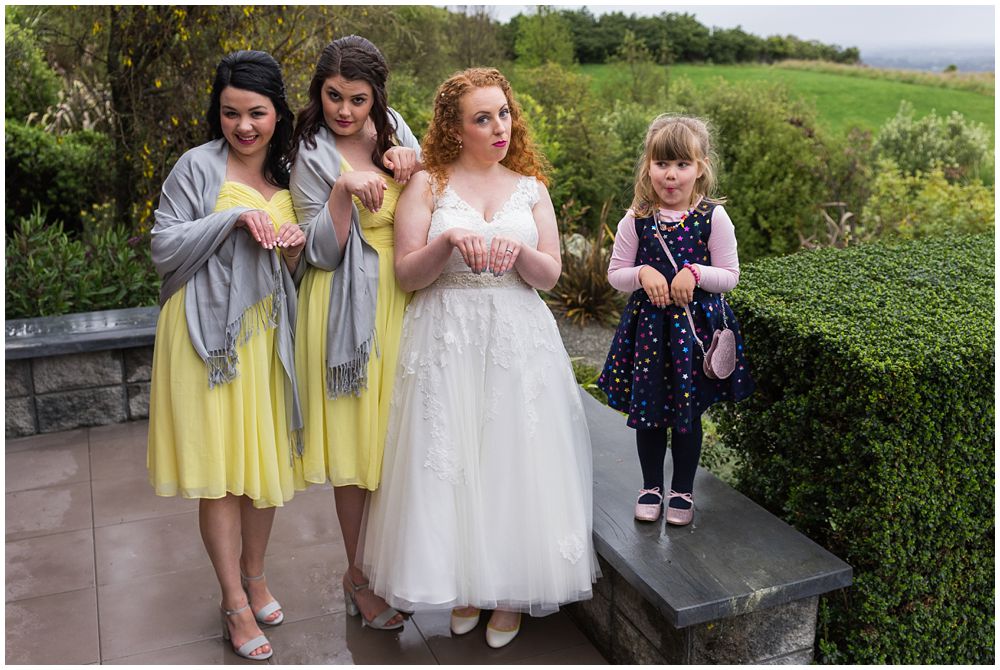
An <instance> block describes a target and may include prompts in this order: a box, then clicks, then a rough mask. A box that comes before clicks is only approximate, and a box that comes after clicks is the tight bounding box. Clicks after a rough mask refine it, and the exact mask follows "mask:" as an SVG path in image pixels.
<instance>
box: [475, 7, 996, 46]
mask: <svg viewBox="0 0 1000 670" xmlns="http://www.w3.org/2000/svg"><path fill="white" fill-rule="evenodd" d="M548 4H552V5H561V6H565V7H568V8H573V9H575V8H578V7H583V6H584V5H577V4H570V3H563V2H558V1H557V2H551V3H548ZM586 6H587V8H588V9H589V10H590V12H591V13H592V14H594V15H595V16H596V15H599V14H603V13H606V12H613V11H620V12H623V13H625V14H632V13H635V14H640V15H656V14H659V13H661V12H677V13H687V14H693V15H694V16H695V18H697V20H698V22H699V23H701V24H702V25H704V26H707V27H709V28H715V27H718V28H735V27H737V26H740V27H741V28H742V29H743V30H744V31H746V32H748V33H752V34H754V35H757V36H759V37H767V36H769V35H795V36H796V37H799V38H801V39H804V40H819V41H820V42H823V43H824V44H836V45H839V46H841V47H849V46H856V47H859V48H862V49H866V48H867V49H875V48H878V47H896V46H918V45H922V44H924V45H927V46H929V47H936V46H977V47H981V46H989V47H993V46H994V43H995V42H994V39H995V29H996V18H995V8H994V6H993V4H992V3H991V4H978V5H914V4H910V5H901V4H896V5H865V4H846V5H845V4H841V5H817V4H788V3H784V4H770V5H749V4H732V3H730V4H727V5H722V4H718V5H705V4H702V5H672V4H662V3H655V4H654V3H645V4H629V5H624V4H623V5H586ZM492 7H493V16H494V17H495V18H496V19H498V20H500V21H507V20H509V19H510V18H511V17H513V16H514V15H516V14H518V13H524V14H527V13H530V12H531V11H532V10H533V8H534V7H535V5H523V4H513V3H500V4H499V5H498V4H496V3H494V4H493V5H492Z"/></svg>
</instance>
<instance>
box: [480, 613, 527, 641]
mask: <svg viewBox="0 0 1000 670" xmlns="http://www.w3.org/2000/svg"><path fill="white" fill-rule="evenodd" d="M492 623H493V618H492V617H490V623H488V624H486V644H488V645H490V646H491V647H492V648H494V649H499V648H500V647H506V646H507V645H508V644H510V643H511V642H513V641H514V638H515V637H517V634H518V633H519V632H520V631H521V613H520V612H518V613H517V625H516V626H514V628H512V629H511V630H500V629H498V628H494V627H493V626H492V625H491V624H492Z"/></svg>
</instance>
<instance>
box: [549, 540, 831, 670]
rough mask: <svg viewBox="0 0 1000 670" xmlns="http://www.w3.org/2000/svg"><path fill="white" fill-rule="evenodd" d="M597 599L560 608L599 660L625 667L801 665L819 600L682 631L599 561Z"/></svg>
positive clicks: (809, 650) (808, 657)
mask: <svg viewBox="0 0 1000 670" xmlns="http://www.w3.org/2000/svg"><path fill="white" fill-rule="evenodd" d="M598 561H599V562H600V565H601V572H602V574H603V577H602V578H601V579H599V580H598V581H597V584H595V586H594V597H593V599H591V600H587V601H584V602H580V603H574V604H572V605H569V606H568V607H566V608H565V610H566V612H567V614H569V616H570V617H571V618H572V619H573V620H574V621H575V622H576V623H577V624H578V625H579V626H580V627H581V628H582V629H583V630H584V632H585V633H586V634H587V636H588V637H589V638H590V640H591V641H592V642H593V643H594V645H595V646H596V647H597V648H598V649H599V650H600V651H601V653H602V654H603V655H604V656H605V658H607V659H608V660H610V661H611V662H612V663H615V664H626V665H651V664H653V665H667V664H705V665H709V664H711V665H719V664H724V665H747V664H752V665H765V664H766V665H788V664H793V665H806V664H809V663H811V662H812V658H813V644H814V641H815V634H816V612H817V607H818V605H819V596H811V597H808V598H803V599H802V600H795V601H792V602H789V603H786V604H784V605H778V606H776V607H771V608H766V609H761V610H756V611H754V612H750V613H748V614H742V615H738V616H734V617H729V618H726V619H719V620H716V621H711V622H708V623H703V624H696V625H693V626H688V627H686V628H675V627H674V626H673V625H672V624H671V623H670V621H668V620H667V618H666V617H665V616H663V614H662V613H661V612H660V611H659V610H658V609H657V608H656V607H655V606H654V605H653V604H652V603H650V602H649V601H648V600H647V599H645V598H644V597H643V596H642V595H641V594H640V593H639V592H638V591H637V590H636V589H635V588H633V587H632V585H631V584H629V583H628V582H627V581H625V579H624V578H623V577H622V576H621V575H620V574H619V573H618V572H617V571H616V570H615V569H614V568H613V567H612V566H611V565H610V564H609V563H608V562H607V561H605V560H604V559H603V558H601V557H598Z"/></svg>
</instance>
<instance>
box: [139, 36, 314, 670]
mask: <svg viewBox="0 0 1000 670" xmlns="http://www.w3.org/2000/svg"><path fill="white" fill-rule="evenodd" d="M207 117H208V118H207V120H208V126H209V129H210V132H211V137H212V138H213V139H212V141H210V142H208V143H207V144H203V145H201V146H199V147H196V148H194V149H191V150H190V151H188V152H186V153H185V154H184V155H183V156H182V157H181V158H180V160H178V162H177V164H176V165H175V166H174V168H173V169H172V170H171V172H170V175H169V176H168V177H167V180H166V182H164V184H163V189H162V193H161V197H160V203H159V208H158V209H157V211H156V225H155V226H154V228H153V232H152V238H153V262H154V264H155V265H156V269H157V272H158V273H159V274H160V276H161V277H162V279H163V287H162V289H161V292H160V304H161V308H162V309H161V311H160V318H159V320H158V322H157V326H156V342H155V347H154V352H153V374H152V384H151V387H152V388H151V393H150V412H149V414H150V418H149V445H148V452H147V466H148V469H149V479H150V482H151V483H152V485H153V487H154V489H155V491H156V494H157V495H162V496H173V495H178V494H179V495H181V496H183V497H185V498H199V499H200V504H199V525H200V527H201V535H202V539H203V541H204V543H205V548H206V550H207V551H208V555H209V558H210V559H211V561H212V565H213V567H214V568H215V573H216V576H217V577H218V580H219V585H220V586H221V588H222V606H221V609H222V633H223V637H224V638H225V639H231V641H232V642H231V643H232V646H233V649H234V650H235V651H236V653H237V654H238V655H240V656H243V657H245V658H249V659H253V660H265V659H267V658H269V657H270V656H271V655H272V653H273V652H272V649H271V646H270V644H269V643H268V640H267V638H266V637H264V635H263V634H262V633H261V630H260V625H270V626H274V625H278V624H280V623H281V622H282V621H283V619H284V613H283V612H282V611H281V606H280V605H279V604H278V603H277V601H276V600H275V599H274V597H273V596H272V595H271V593H270V591H269V590H268V588H267V584H266V582H265V581H264V553H265V551H266V549H267V542H268V538H269V536H270V533H271V525H272V522H273V520H274V512H275V508H276V507H278V506H281V505H283V504H284V503H285V501H287V500H289V499H290V498H291V497H292V496H293V495H294V492H295V489H296V488H299V489H301V488H304V486H305V482H304V480H303V479H302V474H301V459H300V458H298V457H297V454H296V442H297V441H298V437H299V433H300V429H301V427H302V420H301V412H300V409H299V405H298V392H297V388H296V383H295V367H294V345H293V337H292V327H293V325H294V318H295V285H294V282H293V279H292V275H291V273H293V272H295V271H296V270H297V269H298V266H299V261H300V256H301V253H302V248H303V245H304V244H305V234H304V233H303V232H302V230H301V229H300V228H299V226H298V225H297V224H296V219H295V212H294V209H293V207H292V200H291V196H290V194H289V192H288V190H287V188H288V178H289V173H288V161H287V158H286V157H287V155H288V150H289V148H290V147H291V137H292V113H291V110H290V109H289V108H288V103H287V102H286V100H285V88H284V84H283V83H282V78H281V69H280V67H279V65H278V63H277V62H276V61H275V60H274V59H273V58H272V57H271V56H269V55H268V54H266V53H264V52H261V51H239V52H236V53H233V54H230V55H229V56H226V57H225V58H224V59H223V60H222V62H221V63H220V64H219V66H218V69H217V70H216V77H215V82H214V84H213V87H212V96H211V103H210V105H209V108H208V113H207ZM299 446H301V445H299ZM259 624H260V625H259Z"/></svg>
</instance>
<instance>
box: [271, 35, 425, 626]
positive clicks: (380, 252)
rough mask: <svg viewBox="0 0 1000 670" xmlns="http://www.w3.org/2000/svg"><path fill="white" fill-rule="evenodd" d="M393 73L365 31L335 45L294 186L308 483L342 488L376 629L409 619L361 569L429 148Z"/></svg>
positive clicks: (338, 493)
mask: <svg viewBox="0 0 1000 670" xmlns="http://www.w3.org/2000/svg"><path fill="white" fill-rule="evenodd" d="M388 76H389V68H388V65H387V64H386V62H385V58H383V56H382V54H381V52H379V50H378V49H377V48H376V47H375V45H374V44H372V43H371V42H369V41H368V40H366V39H365V38H363V37H358V36H356V35H350V36H348V37H342V38H340V39H338V40H335V41H334V42H332V43H330V44H329V45H328V46H327V47H326V48H325V49H324V50H323V53H322V54H321V55H320V58H319V62H318V64H317V66H316V72H315V73H314V74H313V78H312V82H311V83H310V85H309V103H308V105H307V106H306V108H305V109H304V110H302V111H301V112H300V113H299V116H298V119H297V121H296V127H295V143H294V148H293V155H294V167H293V168H292V177H291V191H292V198H293V200H294V202H295V210H296V213H297V214H298V217H299V221H300V222H302V225H303V227H304V228H305V229H306V235H307V238H308V242H307V244H306V247H305V258H306V261H307V263H308V269H307V270H306V271H305V276H304V278H303V279H302V285H301V292H300V295H299V303H300V309H299V315H298V321H297V325H296V341H295V363H296V369H297V371H298V375H299V383H300V388H301V389H302V406H303V414H304V419H305V430H304V433H303V434H304V437H305V452H304V454H303V467H304V474H305V478H306V480H307V481H310V482H317V483H323V482H326V481H330V482H331V483H332V484H333V486H334V497H335V500H336V507H337V517H338V520H339V522H340V528H341V531H342V534H343V536H344V547H345V549H346V550H347V557H348V561H349V565H348V569H347V572H346V573H345V574H344V578H343V587H344V600H345V602H346V605H347V611H348V612H349V613H350V614H358V613H360V614H361V617H362V620H363V621H364V623H365V624H366V625H368V626H371V627H373V628H379V629H385V630H390V629H395V628H399V627H400V626H402V625H403V617H402V616H401V615H400V614H399V612H397V611H396V610H395V609H392V608H391V607H389V606H388V605H387V604H386V603H385V601H384V600H383V599H382V598H380V597H378V596H377V595H375V593H373V592H372V590H371V589H370V588H368V580H367V579H366V578H365V575H364V574H363V573H362V571H361V570H360V569H359V568H358V567H357V561H356V559H357V549H358V540H359V536H360V534H361V524H362V518H363V515H364V508H365V503H366V501H367V499H368V493H369V492H370V491H374V490H375V489H377V488H378V486H379V481H380V479H381V474H382V453H383V445H384V443H385V435H386V430H387V428H388V421H389V402H390V401H391V399H392V385H393V379H394V376H395V373H396V361H397V355H398V351H399V336H400V332H401V330H402V324H403V312H404V311H405V309H406V305H407V303H408V302H409V294H407V293H406V292H405V291H403V290H402V289H401V288H400V287H399V284H397V283H396V277H395V274H394V272H393V221H394V216H395V211H396V199H397V198H398V197H399V194H400V193H401V192H402V190H403V186H404V184H406V182H407V181H408V180H409V178H410V176H411V175H412V174H413V173H414V172H415V171H416V170H418V169H420V165H419V147H420V145H419V143H418V142H417V139H416V137H414V135H413V133H412V132H411V131H410V129H409V127H408V126H407V125H406V123H405V122H404V121H403V118H402V117H401V116H400V115H399V114H398V113H396V112H395V111H394V110H392V109H390V108H389V106H388V102H387V100H386V80H387V78H388Z"/></svg>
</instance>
